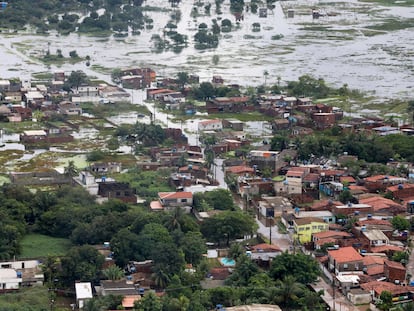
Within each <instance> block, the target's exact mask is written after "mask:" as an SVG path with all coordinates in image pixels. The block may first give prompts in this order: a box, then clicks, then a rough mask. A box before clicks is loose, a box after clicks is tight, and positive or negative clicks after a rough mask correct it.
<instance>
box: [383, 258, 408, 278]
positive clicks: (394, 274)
mask: <svg viewBox="0 0 414 311" xmlns="http://www.w3.org/2000/svg"><path fill="white" fill-rule="evenodd" d="M384 274H385V277H386V278H387V280H388V281H389V282H393V283H395V284H402V283H404V282H405V281H406V277H407V270H406V268H405V267H404V266H403V265H402V264H401V263H399V262H395V261H391V260H385V262H384Z"/></svg>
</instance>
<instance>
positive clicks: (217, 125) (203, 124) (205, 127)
mask: <svg viewBox="0 0 414 311" xmlns="http://www.w3.org/2000/svg"><path fill="white" fill-rule="evenodd" d="M222 129H223V122H222V120H220V119H214V120H204V121H200V122H199V123H198V131H200V132H203V131H221V130H222Z"/></svg>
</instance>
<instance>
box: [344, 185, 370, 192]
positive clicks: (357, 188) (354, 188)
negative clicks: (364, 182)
mask: <svg viewBox="0 0 414 311" xmlns="http://www.w3.org/2000/svg"><path fill="white" fill-rule="evenodd" d="M348 189H349V190H350V191H351V192H352V193H361V192H362V193H367V192H368V189H367V188H365V187H364V186H356V185H349V186H348Z"/></svg>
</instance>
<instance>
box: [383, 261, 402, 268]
mask: <svg viewBox="0 0 414 311" xmlns="http://www.w3.org/2000/svg"><path fill="white" fill-rule="evenodd" d="M384 264H385V265H387V266H388V267H391V268H394V269H400V270H405V267H404V266H403V265H402V264H401V263H400V262H396V261H392V260H385V261H384Z"/></svg>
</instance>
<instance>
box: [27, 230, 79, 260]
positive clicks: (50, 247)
mask: <svg viewBox="0 0 414 311" xmlns="http://www.w3.org/2000/svg"><path fill="white" fill-rule="evenodd" d="M70 247H71V242H70V241H69V240H68V239H62V238H53V237H49V236H46V235H42V234H28V235H26V236H25V237H24V238H23V240H22V242H21V248H22V251H21V254H20V256H19V258H20V259H23V258H40V257H45V256H48V255H52V256H60V255H64V254H65V253H66V252H67V251H68V249H69V248H70Z"/></svg>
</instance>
